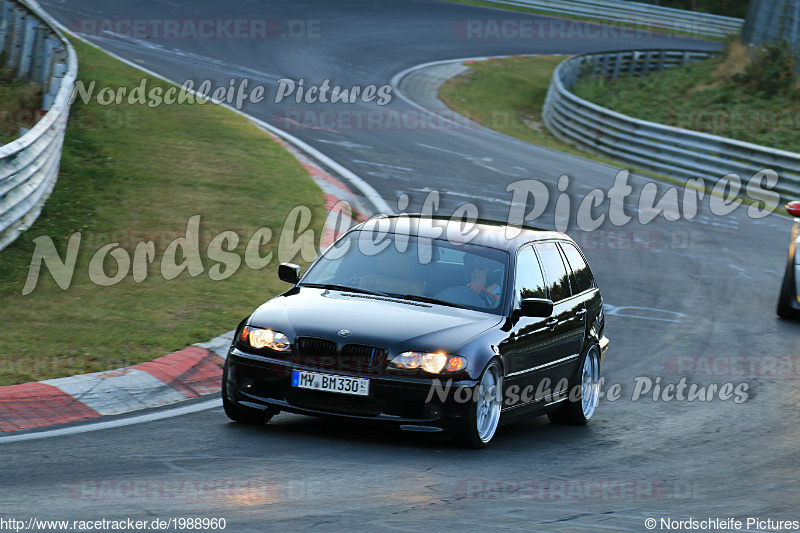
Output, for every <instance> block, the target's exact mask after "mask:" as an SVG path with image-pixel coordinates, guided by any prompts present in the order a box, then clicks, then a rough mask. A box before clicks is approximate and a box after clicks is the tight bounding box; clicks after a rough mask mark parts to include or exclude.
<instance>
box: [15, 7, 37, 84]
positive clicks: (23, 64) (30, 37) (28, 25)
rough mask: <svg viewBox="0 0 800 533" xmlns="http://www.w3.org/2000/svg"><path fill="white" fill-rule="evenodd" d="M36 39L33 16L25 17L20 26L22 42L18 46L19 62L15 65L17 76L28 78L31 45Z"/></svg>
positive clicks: (31, 52)
mask: <svg viewBox="0 0 800 533" xmlns="http://www.w3.org/2000/svg"><path fill="white" fill-rule="evenodd" d="M35 40H36V21H35V20H34V19H33V18H30V17H28V18H26V19H25V23H24V24H23V26H22V44H21V45H20V48H19V64H18V65H17V77H18V78H22V79H28V74H29V73H30V71H31V56H32V55H33V45H34V41H35Z"/></svg>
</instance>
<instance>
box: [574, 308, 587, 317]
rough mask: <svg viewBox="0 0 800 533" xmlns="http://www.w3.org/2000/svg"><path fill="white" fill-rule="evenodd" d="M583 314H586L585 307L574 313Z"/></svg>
mask: <svg viewBox="0 0 800 533" xmlns="http://www.w3.org/2000/svg"><path fill="white" fill-rule="evenodd" d="M585 314H586V308H585V307H584V308H583V309H581V310H579V311H578V312H577V313H575V316H577V317H582V316H583V315H585Z"/></svg>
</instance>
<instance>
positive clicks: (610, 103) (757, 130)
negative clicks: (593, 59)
mask: <svg viewBox="0 0 800 533" xmlns="http://www.w3.org/2000/svg"><path fill="white" fill-rule="evenodd" d="M727 63H729V61H728V60H727V59H726V57H725V56H723V57H717V58H712V59H708V60H705V61H701V62H698V63H695V64H691V65H688V66H686V67H683V68H672V69H668V70H665V71H663V72H659V73H652V74H650V75H648V76H646V77H620V78H618V79H617V80H616V81H606V80H604V79H594V80H585V81H581V82H579V83H578V84H577V86H576V87H575V88H574V89H573V90H572V92H573V93H574V94H576V95H577V96H579V97H581V98H584V99H586V100H589V101H590V102H594V103H596V104H598V105H602V106H603V107H607V108H609V109H613V110H614V111H617V112H619V113H623V114H625V115H628V116H632V117H636V118H639V119H643V120H648V121H651V122H658V123H661V124H667V125H670V126H676V127H680V128H686V129H692V130H696V131H702V132H704V133H710V134H712V135H720V136H723V137H728V138H731V139H738V140H741V141H746V142H751V143H755V144H759V145H763V146H769V147H772V148H778V149H781V150H788V151H791V152H798V151H800V100H799V99H798V97H797V96H798V94H800V91H795V92H794V94H791V93H785V94H775V95H771V96H767V95H765V94H763V93H759V92H754V91H753V90H752V88H751V87H748V86H747V84H744V83H740V82H738V81H737V78H736V77H735V75H732V74H731V68H730V66H729V65H728V64H727Z"/></svg>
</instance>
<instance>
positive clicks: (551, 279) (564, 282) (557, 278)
mask: <svg viewBox="0 0 800 533" xmlns="http://www.w3.org/2000/svg"><path fill="white" fill-rule="evenodd" d="M535 246H536V253H538V254H539V259H541V260H542V266H543V267H544V275H545V278H546V280H547V288H548V290H549V292H550V299H551V300H553V301H554V302H557V301H559V300H563V299H564V298H569V297H570V296H571V294H570V286H569V273H567V267H566V266H564V261H563V260H562V259H561V252H560V251H559V249H558V245H557V244H556V243H554V242H542V243H537V244H536V245H535Z"/></svg>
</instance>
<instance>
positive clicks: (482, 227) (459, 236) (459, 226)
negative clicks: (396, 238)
mask: <svg viewBox="0 0 800 533" xmlns="http://www.w3.org/2000/svg"><path fill="white" fill-rule="evenodd" d="M423 220H424V221H427V222H429V223H430V227H428V226H424V225H423V226H420V222H421V221H423ZM371 221H372V222H371ZM381 221H387V222H388V224H389V228H387V229H384V228H381V227H380V226H381V225H384V224H383V223H382V222H381ZM367 224H376V225H377V226H378V227H376V230H379V231H386V232H387V233H403V234H406V233H407V234H408V235H416V236H422V237H429V238H432V239H436V238H439V239H447V240H449V241H450V242H461V243H465V244H466V243H469V244H477V245H480V246H486V247H489V248H496V249H498V250H515V249H517V248H519V247H520V246H522V245H524V244H527V243H529V242H532V241H544V240H552V239H558V240H566V241H570V242H573V243H574V241H573V240H572V238H570V237H569V236H568V235H566V234H565V233H561V232H558V231H554V230H548V229H544V228H536V227H533V226H527V225H517V224H508V223H507V222H501V221H497V220H490V219H482V218H479V219H477V220H476V221H475V222H474V223H473V224H472V225H471V226H470V227H469V228H465V226H464V221H463V220H461V219H455V220H453V219H452V218H450V217H444V216H435V215H434V216H428V215H423V214H420V213H413V214H401V215H376V216H374V217H372V218H370V219H369V220H366V221H364V222H362V223H361V224H358V225H356V226H354V227H353V228H351V231H354V230H359V229H362V228H363V227H364V226H365V225H367ZM465 229H466V233H467V235H466V236H465V235H464V233H463V232H464V230H465ZM475 230H477V232H478V234H477V235H475V236H473V233H474V231H475ZM506 230H510V232H511V233H510V235H507V234H506ZM509 237H510V238H509Z"/></svg>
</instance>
